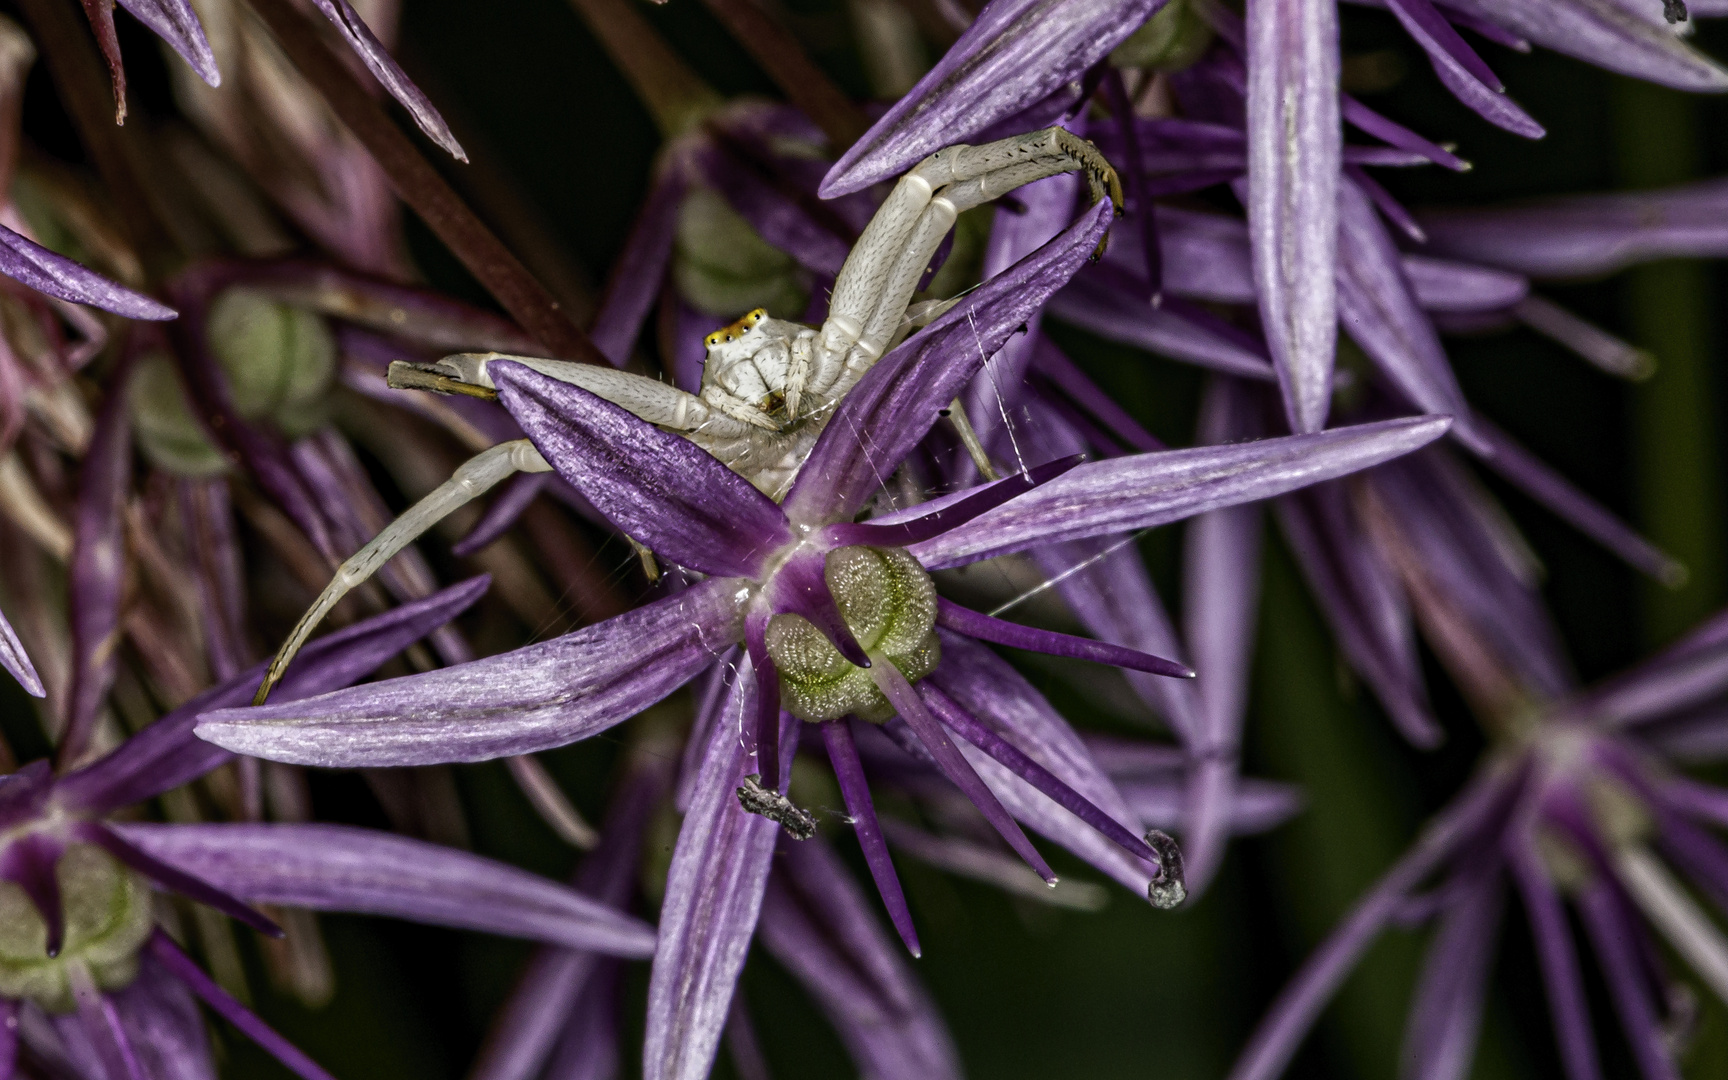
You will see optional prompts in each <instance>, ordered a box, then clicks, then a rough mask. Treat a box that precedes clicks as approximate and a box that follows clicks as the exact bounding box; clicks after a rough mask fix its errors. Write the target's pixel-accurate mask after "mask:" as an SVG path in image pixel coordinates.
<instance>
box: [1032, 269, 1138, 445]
mask: <svg viewBox="0 0 1728 1080" xmlns="http://www.w3.org/2000/svg"><path fill="white" fill-rule="evenodd" d="M1061 296H1062V293H1057V294H1056V295H1055V296H1053V297H1051V298H1050V302H1051V303H1052V304H1054V303H1055V302H1056V301H1057V300H1058V299H1060V298H1061ZM1169 299H1170V298H1166V302H1168V300H1169ZM1032 365H1033V368H1034V370H1036V371H1037V372H1038V374H1039V375H1041V376H1043V377H1044V378H1045V379H1046V380H1048V381H1049V383H1050V385H1051V386H1053V387H1054V388H1055V389H1057V390H1060V391H1061V392H1062V394H1063V395H1065V396H1066V397H1068V398H1069V399H1071V400H1072V401H1073V402H1074V404H1076V405H1078V406H1080V408H1082V409H1084V410H1085V411H1086V412H1088V413H1090V414H1091V415H1092V417H1093V418H1094V419H1096V420H1097V421H1098V422H1099V423H1101V424H1103V425H1104V427H1105V428H1106V429H1107V430H1108V431H1109V433H1110V434H1111V436H1113V437H1114V438H1116V439H1119V440H1121V441H1122V443H1123V444H1125V445H1127V446H1129V447H1131V448H1133V449H1135V450H1164V449H1167V447H1166V446H1165V445H1164V443H1163V442H1162V441H1160V440H1159V439H1158V437H1157V436H1155V435H1153V434H1152V433H1151V432H1150V431H1147V430H1146V429H1145V428H1143V427H1141V426H1140V422H1139V421H1138V420H1135V419H1134V418H1133V417H1132V416H1130V415H1128V410H1126V409H1124V408H1123V407H1122V406H1121V405H1118V404H1117V403H1116V399H1115V398H1113V397H1111V396H1110V395H1109V394H1107V393H1105V392H1104V391H1103V390H1102V389H1101V388H1099V386H1098V384H1097V383H1095V382H1093V381H1092V380H1091V379H1090V378H1088V377H1087V375H1086V373H1085V372H1083V371H1081V370H1080V368H1079V367H1077V366H1076V365H1075V363H1074V361H1072V360H1070V359H1068V357H1067V356H1066V355H1065V354H1064V353H1063V352H1062V350H1061V349H1058V348H1057V347H1056V344H1055V343H1054V342H1052V341H1051V340H1050V339H1049V338H1047V337H1041V338H1039V340H1038V351H1037V353H1035V354H1034V355H1033V358H1032Z"/></svg>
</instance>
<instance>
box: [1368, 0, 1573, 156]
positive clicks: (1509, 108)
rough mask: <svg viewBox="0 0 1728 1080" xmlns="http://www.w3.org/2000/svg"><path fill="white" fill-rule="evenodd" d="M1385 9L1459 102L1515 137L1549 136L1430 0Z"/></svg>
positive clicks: (1393, 3)
mask: <svg viewBox="0 0 1728 1080" xmlns="http://www.w3.org/2000/svg"><path fill="white" fill-rule="evenodd" d="M1386 6H1387V7H1389V8H1391V9H1392V14H1394V15H1396V16H1397V17H1398V21H1399V22H1400V23H1402V24H1403V25H1404V29H1405V31H1406V32H1408V33H1409V35H1410V36H1411V37H1413V38H1415V39H1416V43H1417V44H1418V45H1421V46H1422V49H1423V51H1424V52H1426V53H1427V54H1428V60H1429V62H1430V63H1431V64H1433V65H1434V74H1435V75H1437V76H1439V78H1440V81H1441V82H1442V83H1444V84H1445V86H1446V89H1448V90H1450V91H1452V94H1453V96H1454V97H1456V98H1457V99H1458V100H1459V101H1462V102H1463V103H1464V104H1465V105H1468V106H1469V107H1470V108H1471V109H1473V110H1474V111H1475V112H1476V113H1477V115H1479V116H1481V117H1482V118H1483V119H1484V120H1486V121H1488V122H1489V123H1490V124H1494V125H1496V126H1497V127H1502V128H1505V129H1506V130H1507V131H1510V132H1512V133H1513V134H1515V135H1522V136H1524V137H1525V138H1526V139H1540V138H1541V137H1542V136H1543V135H1545V134H1547V132H1546V131H1545V130H1544V129H1543V127H1542V125H1541V124H1538V123H1537V122H1536V121H1535V120H1533V119H1531V117H1530V114H1528V113H1526V112H1525V111H1524V110H1523V109H1521V108H1519V107H1518V106H1517V104H1516V103H1514V102H1513V101H1512V99H1511V98H1509V97H1507V96H1506V94H1505V86H1504V85H1503V84H1502V83H1501V82H1500V80H1499V78H1498V77H1496V76H1495V74H1494V72H1492V71H1490V70H1489V69H1488V65H1487V64H1485V63H1483V62H1482V58H1481V57H1479V56H1477V55H1476V51H1475V50H1474V49H1472V48H1470V46H1469V45H1466V44H1465V43H1464V39H1463V38H1461V37H1459V36H1458V31H1456V30H1454V29H1453V28H1452V24H1451V23H1449V22H1447V21H1446V18H1445V16H1443V15H1441V14H1440V13H1439V12H1438V11H1436V10H1435V8H1434V5H1433V4H1431V3H1429V2H1428V0H1387V4H1386Z"/></svg>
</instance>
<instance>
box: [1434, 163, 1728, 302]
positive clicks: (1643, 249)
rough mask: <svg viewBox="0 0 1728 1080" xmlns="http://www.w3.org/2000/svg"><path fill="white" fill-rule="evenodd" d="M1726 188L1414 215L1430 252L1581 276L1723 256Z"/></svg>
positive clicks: (1701, 186) (1714, 185) (1711, 183)
mask: <svg viewBox="0 0 1728 1080" xmlns="http://www.w3.org/2000/svg"><path fill="white" fill-rule="evenodd" d="M1725 211H1728V182H1724V181H1722V180H1705V181H1702V182H1699V183H1694V184H1685V185H1681V186H1677V187H1668V188H1658V189H1656V190H1653V191H1634V192H1615V193H1612V194H1596V195H1569V196H1566V197H1564V198H1559V199H1546V200H1543V201H1540V202H1531V203H1521V204H1512V205H1508V206H1502V207H1486V208H1464V207H1460V208H1456V209H1445V210H1430V211H1426V212H1424V213H1422V214H1421V215H1420V217H1421V220H1422V224H1423V226H1424V227H1425V228H1426V229H1427V230H1428V234H1429V238H1430V244H1431V246H1432V248H1433V250H1434V251H1436V252H1438V253H1442V254H1448V255H1456V256H1458V257H1460V258H1465V259H1471V260H1474V261H1478V262H1485V263H1489V264H1491V265H1493V266H1502V267H1505V268H1506V269H1508V270H1515V271H1518V272H1519V273H1523V274H1530V275H1532V276H1534V277H1547V278H1580V277H1595V276H1598V275H1601V274H1608V273H1612V272H1614V271H1615V270H1619V269H1622V268H1623V267H1627V266H1631V265H1633V264H1635V263H1641V262H1647V261H1649V260H1652V259H1663V258H1681V257H1687V256H1692V257H1701V258H1714V257H1718V256H1720V255H1722V254H1723V253H1724V252H1728V214H1725Z"/></svg>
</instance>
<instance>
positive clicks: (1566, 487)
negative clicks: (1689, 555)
mask: <svg viewBox="0 0 1728 1080" xmlns="http://www.w3.org/2000/svg"><path fill="white" fill-rule="evenodd" d="M1472 427H1473V429H1474V430H1475V431H1476V432H1477V433H1478V434H1479V435H1480V436H1481V437H1482V438H1483V439H1484V440H1486V442H1487V443H1488V446H1489V447H1490V452H1489V453H1488V454H1487V455H1485V456H1484V457H1483V459H1482V462H1483V464H1485V465H1487V466H1488V467H1489V468H1491V469H1493V470H1494V471H1495V472H1497V473H1499V474H1500V475H1501V476H1502V477H1504V478H1505V479H1506V480H1507V482H1509V483H1511V484H1512V485H1513V486H1514V487H1516V488H1518V489H1519V490H1520V491H1522V492H1524V494H1526V495H1528V496H1530V497H1531V498H1532V499H1535V500H1536V501H1537V502H1539V503H1541V504H1542V505H1543V506H1546V507H1547V508H1548V509H1549V510H1551V511H1552V512H1553V513H1554V514H1555V516H1557V517H1559V518H1560V519H1561V520H1563V521H1565V522H1567V523H1568V524H1570V525H1571V526H1572V527H1573V528H1575V529H1577V530H1578V531H1579V532H1581V533H1583V534H1584V535H1585V536H1588V537H1590V539H1592V540H1594V541H1596V542H1597V543H1598V544H1601V545H1602V546H1603V547H1605V548H1607V549H1608V550H1609V551H1611V552H1613V553H1614V554H1615V555H1617V556H1619V557H1620V558H1621V559H1623V560H1625V562H1626V563H1627V565H1629V566H1631V567H1632V568H1633V569H1635V570H1639V571H1641V572H1643V573H1645V574H1648V575H1650V576H1651V577H1653V578H1655V579H1656V580H1657V581H1660V582H1663V583H1664V584H1667V585H1669V586H1679V585H1680V584H1682V583H1684V582H1685V580H1686V567H1685V566H1683V565H1682V564H1681V563H1679V562H1677V561H1676V560H1675V559H1674V558H1673V557H1672V556H1670V555H1669V554H1668V553H1667V552H1665V551H1663V550H1662V549H1661V548H1658V547H1657V546H1656V545H1655V544H1652V543H1651V542H1650V541H1648V540H1646V539H1644V538H1643V537H1642V536H1639V535H1638V534H1637V533H1636V532H1634V531H1633V530H1632V527H1631V526H1629V525H1627V524H1626V523H1625V522H1623V521H1621V520H1620V519H1619V518H1617V517H1615V516H1614V515H1613V514H1612V513H1610V512H1609V511H1608V509H1607V508H1606V507H1604V506H1603V505H1602V504H1601V503H1598V502H1597V501H1596V500H1594V499H1592V498H1591V497H1590V496H1588V495H1586V494H1584V493H1583V492H1582V491H1579V490H1578V489H1577V488H1576V487H1574V486H1573V485H1572V483H1571V481H1569V480H1567V479H1566V478H1565V477H1563V476H1561V475H1560V474H1559V473H1558V472H1555V471H1554V470H1553V469H1552V468H1550V467H1549V466H1548V465H1547V464H1545V463H1544V462H1543V461H1541V459H1539V458H1537V457H1536V455H1534V454H1532V453H1530V451H1528V450H1526V449H1524V447H1523V446H1521V445H1519V444H1518V443H1517V442H1515V441H1514V440H1513V439H1512V437H1511V436H1509V435H1507V434H1506V433H1505V432H1504V431H1501V430H1500V429H1499V428H1497V427H1496V426H1494V425H1493V424H1491V423H1489V422H1488V421H1487V420H1484V419H1483V418H1482V417H1480V416H1477V417H1475V418H1474V420H1473V421H1472Z"/></svg>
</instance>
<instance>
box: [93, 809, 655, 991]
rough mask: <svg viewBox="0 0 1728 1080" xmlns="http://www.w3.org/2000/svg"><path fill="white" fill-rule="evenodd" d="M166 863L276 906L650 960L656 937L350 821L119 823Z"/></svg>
mask: <svg viewBox="0 0 1728 1080" xmlns="http://www.w3.org/2000/svg"><path fill="white" fill-rule="evenodd" d="M114 828H115V830H116V831H117V832H119V833H120V834H121V835H122V836H124V837H125V838H126V839H127V840H129V841H131V842H132V843H133V844H136V845H137V846H138V847H139V848H141V849H143V850H144V851H146V852H148V853H149V854H150V855H152V856H153V857H155V858H157V859H159V860H161V861H162V862H164V863H166V864H168V865H170V866H174V867H179V868H182V869H184V870H185V871H187V872H193V871H195V872H196V873H197V874H198V875H199V876H200V877H202V878H203V879H204V880H206V881H207V882H209V883H210V884H211V885H214V886H216V887H217V888H220V889H224V890H226V891H228V892H231V893H233V894H235V895H237V896H243V897H245V898H247V899H249V900H252V901H255V902H257V903H264V904H283V905H286V906H288V907H301V908H310V909H312V910H314V911H349V912H359V913H362V914H368V915H389V916H392V917H394V918H399V919H410V920H413V921H415V922H422V923H431V924H433V925H437V926H455V927H459V928H462V929H465V930H480V931H484V932H486V933H491V934H507V935H509V936H512V937H525V938H529V939H532V940H536V941H544V942H547V943H549V944H553V945H563V946H565V947H567V948H572V949H586V950H590V951H594V952H602V953H606V954H609V955H613V956H625V957H631V958H641V957H646V956H649V955H651V954H652V953H653V950H654V931H653V929H652V928H651V927H649V926H647V925H646V924H645V923H643V922H642V921H641V920H639V919H635V918H632V917H631V916H628V915H624V914H622V913H620V912H617V911H615V910H613V909H612V908H610V907H607V906H606V905H604V904H601V903H598V902H597V901H594V900H591V899H589V898H587V897H585V896H583V895H582V894H580V893H578V892H576V891H575V890H573V889H571V888H569V887H568V886H565V885H560V884H558V883H557V882H554V881H549V880H547V879H545V878H543V877H540V876H539V875H537V874H530V873H528V872H527V871H525V870H518V869H516V868H515V867H513V866H508V865H506V864H504V863H500V862H497V861H495V860H492V859H487V858H483V857H481V856H478V855H473V854H470V853H468V852H466V851H459V850H457V849H454V848H447V847H442V846H439V845H436V844H429V843H426V842H425V841H422V840H413V839H410V838H408V837H405V836H395V835H393V834H391V833H386V832H378V831H375V830H372V829H359V828H352V827H349V826H343V825H310V824H309V825H293V824H219V825H151V824H130V825H116V826H114Z"/></svg>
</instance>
